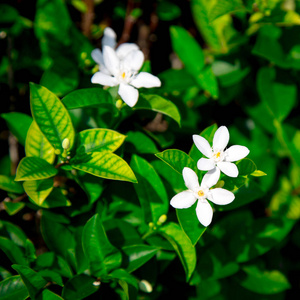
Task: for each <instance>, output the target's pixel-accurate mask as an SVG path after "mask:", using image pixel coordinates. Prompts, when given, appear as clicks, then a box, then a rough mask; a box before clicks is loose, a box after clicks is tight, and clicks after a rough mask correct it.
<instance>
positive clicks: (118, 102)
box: [116, 99, 123, 109]
mask: <svg viewBox="0 0 300 300" xmlns="http://www.w3.org/2000/svg"><path fill="white" fill-rule="evenodd" d="M122 105H123V101H122V100H121V99H119V100H117V102H116V107H117V109H121V107H122Z"/></svg>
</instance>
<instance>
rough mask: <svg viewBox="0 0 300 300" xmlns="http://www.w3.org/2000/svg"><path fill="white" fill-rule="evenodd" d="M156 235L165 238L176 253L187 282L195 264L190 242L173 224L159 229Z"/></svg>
mask: <svg viewBox="0 0 300 300" xmlns="http://www.w3.org/2000/svg"><path fill="white" fill-rule="evenodd" d="M158 233H159V234H161V235H162V236H163V237H164V238H166V239H167V240H168V241H169V242H170V244H171V245H172V247H173V248H174V250H175V251H176V253H177V255H178V256H179V259H180V261H181V263H182V265H183V268H184V271H185V274H186V281H189V279H190V278H191V276H192V273H193V272H194V270H195V267H196V262H197V257H196V250H195V248H194V246H193V245H192V243H191V241H190V240H189V239H188V238H187V236H186V235H185V233H184V232H183V231H182V230H181V228H180V226H179V225H177V224H175V223H169V224H167V225H165V226H163V227H160V228H159V230H158Z"/></svg>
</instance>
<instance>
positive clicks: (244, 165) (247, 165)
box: [237, 158, 257, 176]
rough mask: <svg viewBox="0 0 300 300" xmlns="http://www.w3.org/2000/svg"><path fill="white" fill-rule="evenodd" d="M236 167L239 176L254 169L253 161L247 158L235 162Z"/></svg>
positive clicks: (250, 172) (245, 174)
mask: <svg viewBox="0 0 300 300" xmlns="http://www.w3.org/2000/svg"><path fill="white" fill-rule="evenodd" d="M237 167H238V170H239V176H247V175H250V174H252V173H253V172H255V171H256V169H257V168H256V165H255V163H254V162H253V161H252V160H251V159H249V158H244V159H242V160H240V161H239V162H238V163H237Z"/></svg>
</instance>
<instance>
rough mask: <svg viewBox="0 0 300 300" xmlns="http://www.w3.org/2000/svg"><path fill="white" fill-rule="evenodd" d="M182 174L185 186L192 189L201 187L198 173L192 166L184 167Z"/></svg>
mask: <svg viewBox="0 0 300 300" xmlns="http://www.w3.org/2000/svg"><path fill="white" fill-rule="evenodd" d="M182 176H183V180H184V183H185V186H186V187H187V188H188V189H189V190H192V191H196V190H197V189H198V188H199V180H198V176H197V174H196V173H195V172H194V171H193V170H192V169H190V168H187V167H185V168H183V170H182Z"/></svg>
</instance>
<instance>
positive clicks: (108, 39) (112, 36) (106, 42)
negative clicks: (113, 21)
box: [101, 27, 117, 49]
mask: <svg viewBox="0 0 300 300" xmlns="http://www.w3.org/2000/svg"><path fill="white" fill-rule="evenodd" d="M101 42H102V49H103V48H104V46H108V47H111V48H115V47H116V44H117V35H116V33H115V32H114V30H113V29H112V28H110V27H106V28H105V29H104V31H103V38H102V40H101Z"/></svg>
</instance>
